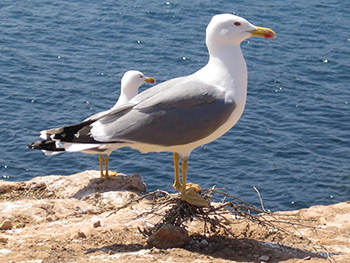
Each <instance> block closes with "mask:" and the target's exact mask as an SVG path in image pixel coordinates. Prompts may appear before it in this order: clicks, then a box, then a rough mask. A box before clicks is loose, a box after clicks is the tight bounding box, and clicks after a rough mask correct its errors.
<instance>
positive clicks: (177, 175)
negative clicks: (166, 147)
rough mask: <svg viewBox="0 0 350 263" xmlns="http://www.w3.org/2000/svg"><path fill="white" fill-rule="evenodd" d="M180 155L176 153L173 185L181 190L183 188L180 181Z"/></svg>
mask: <svg viewBox="0 0 350 263" xmlns="http://www.w3.org/2000/svg"><path fill="white" fill-rule="evenodd" d="M180 159H181V157H180V155H179V154H178V153H174V170H175V181H174V185H173V187H174V188H175V189H176V190H178V191H180V190H181V187H182V186H181V182H180Z"/></svg>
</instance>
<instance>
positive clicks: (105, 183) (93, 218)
mask: <svg viewBox="0 0 350 263" xmlns="http://www.w3.org/2000/svg"><path fill="white" fill-rule="evenodd" d="M145 193H146V185H145V183H144V182H143V181H142V178H141V176H140V175H139V174H135V175H123V174H118V175H117V177H116V179H115V180H105V179H104V178H100V177H99V172H98V171H86V172H82V173H78V174H74V175H71V176H46V177H37V178H34V179H32V180H30V181H28V182H6V181H0V211H1V212H0V258H1V262H13V263H14V262H16V263H19V262H31V263H34V262H41V263H48V262H116V261H117V262H344V263H345V262H350V203H349V202H346V203H339V204H335V205H331V206H314V207H310V208H308V209H301V210H298V211H285V212H278V213H274V214H273V215H270V216H269V217H270V219H269V220H272V221H270V222H274V223H275V225H276V226H278V227H277V228H275V229H269V228H266V227H263V226H261V225H260V224H258V223H254V222H252V221H249V220H246V219H245V220H242V218H239V217H237V216H235V215H232V216H231V218H229V220H227V222H225V224H226V226H227V228H228V229H230V233H231V234H230V235H228V234H227V233H226V234H224V233H221V234H219V233H217V234H210V233H208V232H205V231H204V226H203V223H201V222H198V221H197V220H193V221H192V222H189V223H187V225H186V229H184V228H174V227H173V226H168V225H166V226H164V227H163V228H162V229H160V230H159V231H158V236H154V235H153V236H151V237H149V238H147V237H145V235H143V234H142V233H141V232H142V231H140V230H139V229H143V230H147V229H150V228H152V226H154V225H155V224H156V223H157V222H159V220H161V215H159V214H152V213H147V211H150V206H151V205H152V206H153V205H154V203H153V204H150V202H149V200H147V199H144V200H140V201H139V202H135V203H133V204H132V205H129V206H125V208H123V209H120V210H116V209H117V208H120V207H123V206H124V205H125V204H126V203H128V202H129V201H130V200H135V199H137V198H139V197H140V196H142V195H144V194H145Z"/></svg>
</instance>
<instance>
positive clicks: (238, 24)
mask: <svg viewBox="0 0 350 263" xmlns="http://www.w3.org/2000/svg"><path fill="white" fill-rule="evenodd" d="M233 24H234V25H235V26H240V25H241V23H240V22H234V23H233Z"/></svg>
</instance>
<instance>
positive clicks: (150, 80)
mask: <svg viewBox="0 0 350 263" xmlns="http://www.w3.org/2000/svg"><path fill="white" fill-rule="evenodd" d="M145 81H146V82H148V83H156V80H155V79H154V78H151V77H146V79H145Z"/></svg>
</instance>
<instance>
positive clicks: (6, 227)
mask: <svg viewBox="0 0 350 263" xmlns="http://www.w3.org/2000/svg"><path fill="white" fill-rule="evenodd" d="M9 229H12V222H11V221H10V220H5V221H4V222H2V224H1V226H0V230H9Z"/></svg>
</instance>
